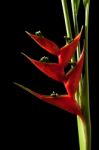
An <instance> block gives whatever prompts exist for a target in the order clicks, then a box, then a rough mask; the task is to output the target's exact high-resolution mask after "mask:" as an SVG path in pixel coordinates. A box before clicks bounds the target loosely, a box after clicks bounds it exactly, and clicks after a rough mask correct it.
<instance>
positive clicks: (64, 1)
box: [61, 0, 75, 62]
mask: <svg viewBox="0 0 99 150" xmlns="http://www.w3.org/2000/svg"><path fill="white" fill-rule="evenodd" d="M61 3H62V8H63V14H64V20H65V28H66V33H67V36H68V37H70V38H71V39H72V30H71V24H70V19H69V18H70V17H69V13H68V6H67V0H61ZM71 62H75V56H74V57H73V58H72V59H71Z"/></svg>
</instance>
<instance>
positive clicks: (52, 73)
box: [22, 53, 65, 82]
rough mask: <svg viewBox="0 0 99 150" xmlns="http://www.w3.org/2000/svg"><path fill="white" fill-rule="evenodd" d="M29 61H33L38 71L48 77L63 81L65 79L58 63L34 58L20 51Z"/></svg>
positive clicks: (62, 69)
mask: <svg viewBox="0 0 99 150" xmlns="http://www.w3.org/2000/svg"><path fill="white" fill-rule="evenodd" d="M22 54H23V55H24V56H25V57H26V58H27V59H28V60H29V61H31V63H33V64H34V65H35V66H36V67H37V68H38V69H39V70H40V71H42V72H43V73H44V74H46V75H47V76H48V77H50V78H52V79H54V80H56V81H59V82H63V81H64V80H65V74H64V68H63V67H61V65H60V64H58V63H46V62H40V61H37V60H34V59H32V58H30V57H28V56H27V55H26V54H24V53H22Z"/></svg>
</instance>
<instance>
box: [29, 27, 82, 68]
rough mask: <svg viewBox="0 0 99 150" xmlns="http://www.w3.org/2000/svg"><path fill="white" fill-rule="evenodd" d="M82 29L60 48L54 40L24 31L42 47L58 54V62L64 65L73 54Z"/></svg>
mask: <svg viewBox="0 0 99 150" xmlns="http://www.w3.org/2000/svg"><path fill="white" fill-rule="evenodd" d="M82 29H83V28H82ZM82 29H81V32H80V33H79V34H78V35H77V36H76V37H75V38H74V40H73V41H72V42H71V43H69V44H66V45H65V46H63V47H62V48H60V49H59V47H58V46H57V45H56V44H55V43H54V42H52V41H50V40H48V39H47V38H44V37H41V36H37V35H34V34H31V33H29V32H27V31H26V33H27V34H28V35H29V36H30V37H31V38H32V39H33V40H34V41H35V42H36V43H37V44H38V45H40V46H41V47H42V48H43V49H45V50H46V51H48V52H49V53H51V54H53V55H55V56H58V61H59V63H60V64H62V65H64V66H66V65H67V64H68V63H69V61H70V59H71V58H72V56H73V54H74V53H75V50H76V48H77V45H78V43H79V41H80V38H81V33H82Z"/></svg>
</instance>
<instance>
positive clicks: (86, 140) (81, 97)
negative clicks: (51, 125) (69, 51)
mask: <svg viewBox="0 0 99 150" xmlns="http://www.w3.org/2000/svg"><path fill="white" fill-rule="evenodd" d="M61 2H62V8H63V13H64V20H65V27H66V32H67V35H68V36H69V37H72V31H71V25H70V19H69V13H68V7H67V1H66V0H61ZM71 6H72V13H73V23H74V30H75V35H76V34H78V32H79V31H78V21H77V12H76V8H75V6H74V0H71ZM89 6H90V3H89V2H88V3H87V5H86V7H85V66H84V67H85V75H84V79H83V81H82V82H83V84H81V83H80V86H79V87H80V88H79V91H78V94H77V99H78V102H79V104H80V105H81V108H82V111H83V115H84V119H85V120H84V121H85V122H82V120H81V119H80V118H79V117H77V124H78V135H79V147H80V150H91V123H90V107H89V106H90V104H89V78H88V24H89ZM80 52H81V50H80V45H79V46H78V48H77V59H78V58H79V56H80Z"/></svg>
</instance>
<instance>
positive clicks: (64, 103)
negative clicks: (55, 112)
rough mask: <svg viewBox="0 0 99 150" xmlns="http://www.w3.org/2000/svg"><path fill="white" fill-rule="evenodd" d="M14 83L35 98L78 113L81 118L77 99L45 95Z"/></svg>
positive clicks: (67, 96) (66, 96)
mask: <svg viewBox="0 0 99 150" xmlns="http://www.w3.org/2000/svg"><path fill="white" fill-rule="evenodd" d="M14 84H16V85H17V86H19V87H21V88H22V89H24V90H26V91H27V92H29V93H31V94H32V95H34V96H36V97H37V98H39V99H41V100H42V101H44V102H46V103H49V104H51V105H53V106H56V107H58V108H61V109H63V110H65V111H68V112H70V113H73V114H75V115H79V116H80V117H81V118H83V117H82V112H81V109H80V106H79V105H78V103H77V101H76V100H75V99H74V98H73V97H71V96H69V95H59V96H57V97H52V96H46V95H42V94H39V93H36V92H34V91H32V90H30V89H29V88H27V87H25V86H23V85H21V84H18V83H14Z"/></svg>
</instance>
